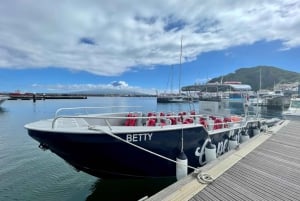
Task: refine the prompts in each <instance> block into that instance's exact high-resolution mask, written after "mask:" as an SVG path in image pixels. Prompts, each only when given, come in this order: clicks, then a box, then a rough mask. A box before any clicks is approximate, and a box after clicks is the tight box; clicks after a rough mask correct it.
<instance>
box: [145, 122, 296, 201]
mask: <svg viewBox="0 0 300 201" xmlns="http://www.w3.org/2000/svg"><path fill="white" fill-rule="evenodd" d="M299 130H300V123H299V122H293V121H285V122H283V123H282V124H281V125H277V126H275V127H274V128H272V130H270V131H268V132H266V133H262V134H260V135H258V136H255V137H254V138H253V139H251V140H249V141H248V142H246V143H243V144H241V145H240V148H239V150H234V151H232V152H229V153H228V154H225V155H224V156H222V157H219V158H218V159H217V160H215V161H214V162H213V163H211V164H207V165H206V166H204V167H203V169H202V171H204V172H205V173H208V174H209V175H211V176H212V177H213V178H214V181H213V182H212V183H210V184H201V183H199V182H198V180H197V179H196V178H195V176H194V175H192V174H191V175H188V176H187V177H186V178H184V179H182V180H180V181H178V182H176V183H174V184H172V185H171V186H169V187H167V188H166V189H164V190H162V191H161V192H159V193H157V194H155V195H153V196H152V197H150V198H148V199H147V200H148V201H150V200H172V201H173V200H180V201H182V200H191V201H201V200H205V201H208V200H230V201H233V200H264V201H265V200H272V201H274V200H300V133H299Z"/></svg>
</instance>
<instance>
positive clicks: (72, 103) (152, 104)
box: [0, 97, 282, 201]
mask: <svg viewBox="0 0 300 201" xmlns="http://www.w3.org/2000/svg"><path fill="white" fill-rule="evenodd" d="M198 104H199V103H194V104H193V105H190V104H180V103H177V104H157V103H156V98H151V97H150V98H148V97H147V98H137V97H88V98H87V99H74V100H69V99H68V100H63V99H59V100H38V101H36V102H35V103H34V102H32V101H30V100H8V101H6V102H4V103H3V104H2V105H1V107H0V200H20V201H21V200H22V201H27V200H28V201H29V200H30V201H32V200H43V201H47V200H49V201H50V200H57V201H69V200H70V201H71V200H72V201H73V200H75V201H76V200H78V201H83V200H138V199H140V198H143V197H145V196H151V195H152V194H154V193H156V192H158V191H159V190H161V189H162V188H164V187H166V186H168V185H170V184H171V183H173V182H174V181H175V180H174V179H138V180H137V179H121V180H117V179H115V180H101V179H99V178H96V177H93V176H91V175H88V174H86V173H83V172H77V171H76V170H75V169H74V168H73V167H72V166H70V165H69V164H67V163H66V162H65V161H64V160H63V159H61V158H59V157H58V156H56V155H55V154H53V153H51V152H50V151H49V150H48V151H42V150H41V149H39V148H38V145H39V144H38V143H37V142H36V141H34V140H33V139H32V138H30V137H29V136H28V134H27V130H25V129H24V125H25V124H26V123H29V122H33V121H37V120H41V119H47V118H52V117H53V116H54V114H55V111H56V110H57V109H58V108H62V107H104V106H108V107H109V106H141V108H140V109H138V110H142V111H165V112H168V111H187V110H197V109H198V107H199V105H198ZM256 109H259V111H260V112H261V114H262V116H263V117H279V118H281V112H282V111H281V110H267V109H266V108H254V109H253V110H256ZM236 112H237V113H239V112H241V111H240V110H239V109H236ZM128 157H131V156H128ZM99 160H100V159H99ZM149 165H151V164H149Z"/></svg>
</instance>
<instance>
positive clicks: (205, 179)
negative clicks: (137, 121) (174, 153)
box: [88, 126, 213, 184]
mask: <svg viewBox="0 0 300 201" xmlns="http://www.w3.org/2000/svg"><path fill="white" fill-rule="evenodd" d="M88 129H89V130H94V131H100V132H104V133H106V134H108V135H109V136H111V137H113V138H115V139H118V140H120V141H122V142H124V143H126V144H129V145H131V146H134V147H136V148H138V149H140V150H142V151H145V152H147V153H150V154H152V155H155V156H157V157H160V158H162V159H165V160H167V161H170V162H173V163H175V164H180V165H184V166H186V167H188V168H191V169H193V170H194V173H197V175H196V177H197V180H198V181H199V182H200V183H202V184H207V183H210V182H212V181H213V178H212V177H211V176H210V175H209V174H206V173H202V172H201V170H200V169H199V168H195V167H193V166H190V165H185V164H182V163H179V162H177V161H175V160H173V159H170V158H168V157H165V156H163V155H160V154H158V153H155V152H153V151H150V150H149V149H146V148H144V147H141V146H139V145H136V144H133V143H131V142H128V141H127V140H124V139H123V138H121V137H119V136H117V135H115V134H114V133H113V132H111V131H108V130H105V131H104V130H102V129H99V128H95V127H94V126H88Z"/></svg>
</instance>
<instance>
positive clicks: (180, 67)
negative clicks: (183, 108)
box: [179, 36, 182, 95]
mask: <svg viewBox="0 0 300 201" xmlns="http://www.w3.org/2000/svg"><path fill="white" fill-rule="evenodd" d="M181 57H182V36H181V44H180V59H179V62H180V66H179V95H180V94H181Z"/></svg>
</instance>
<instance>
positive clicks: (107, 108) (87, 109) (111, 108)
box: [54, 106, 141, 118]
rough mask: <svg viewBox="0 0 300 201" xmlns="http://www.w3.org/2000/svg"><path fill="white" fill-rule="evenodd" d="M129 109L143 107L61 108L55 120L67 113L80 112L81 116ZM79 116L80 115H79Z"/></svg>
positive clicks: (56, 113)
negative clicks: (94, 112) (93, 112)
mask: <svg viewBox="0 0 300 201" xmlns="http://www.w3.org/2000/svg"><path fill="white" fill-rule="evenodd" d="M128 108H141V106H110V107H70V108H59V109H58V110H56V112H55V116H54V117H55V118H56V117H58V116H59V114H60V113H62V112H66V111H73V112H74V111H78V112H80V111H81V112H82V113H80V114H91V113H90V112H89V111H91V110H110V112H116V110H117V111H120V109H128ZM124 112H125V111H124ZM77 115H78V113H77Z"/></svg>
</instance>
